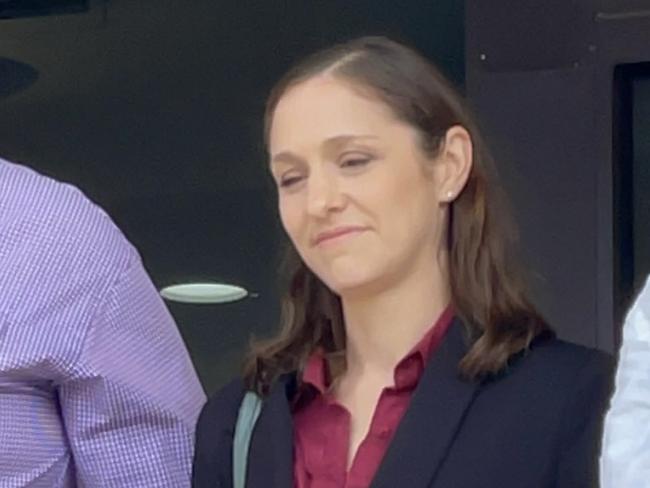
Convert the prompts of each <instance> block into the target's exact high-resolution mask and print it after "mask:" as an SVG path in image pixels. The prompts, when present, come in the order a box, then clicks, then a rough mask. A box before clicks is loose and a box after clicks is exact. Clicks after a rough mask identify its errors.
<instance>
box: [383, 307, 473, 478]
mask: <svg viewBox="0 0 650 488" xmlns="http://www.w3.org/2000/svg"><path fill="white" fill-rule="evenodd" d="M467 344H468V342H467V341H466V339H465V328H464V325H463V324H462V322H461V321H460V320H459V319H454V323H453V324H452V325H451V327H450V328H449V331H448V332H447V337H445V339H444V341H443V342H442V344H440V347H439V348H438V349H437V350H436V352H435V353H434V354H433V357H431V359H430V360H429V362H428V364H427V366H426V369H425V370H424V374H423V376H422V378H421V379H420V383H419V384H418V386H417V388H416V390H415V392H414V393H413V397H412V398H411V403H410V404H409V407H408V410H407V411H406V413H405V414H404V417H403V418H402V420H401V422H400V425H399V427H398V428H397V431H396V432H395V436H394V437H393V440H392V442H391V444H390V446H389V447H388V451H387V452H386V455H385V456H384V459H383V461H382V463H381V465H380V467H379V469H378V471H377V473H376V474H375V477H374V479H373V482H372V484H371V488H394V487H395V486H408V487H409V488H424V487H430V486H432V485H433V480H434V479H435V476H436V473H437V472H438V469H439V468H440V466H441V464H442V463H443V461H444V459H445V455H446V453H447V452H448V450H449V447H450V446H451V444H452V443H453V441H454V437H455V435H456V432H457V431H458V429H459V427H460V425H461V423H462V420H463V417H464V415H465V412H466V411H467V409H468V408H469V407H470V405H471V404H472V401H473V400H474V398H475V396H476V393H477V391H478V386H479V383H472V382H467V381H463V380H461V379H460V378H459V374H458V364H459V363H460V360H461V359H462V358H463V356H464V355H465V353H466V352H467Z"/></svg>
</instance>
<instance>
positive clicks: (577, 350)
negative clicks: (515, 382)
mask: <svg viewBox="0 0 650 488" xmlns="http://www.w3.org/2000/svg"><path fill="white" fill-rule="evenodd" d="M526 356H528V358H529V363H530V365H531V366H533V367H539V368H549V367H550V368H552V369H554V370H555V371H567V372H568V371H579V370H580V369H584V368H588V369H593V370H600V371H603V372H607V371H611V370H612V369H613V367H614V359H613V357H612V356H611V355H610V354H608V353H606V352H604V351H601V350H598V349H594V348H591V347H587V346H583V345H580V344H575V343H572V342H568V341H564V340H562V339H558V338H557V337H545V338H540V339H538V340H536V341H534V342H533V343H532V345H531V347H530V349H529V350H528V351H527V353H526Z"/></svg>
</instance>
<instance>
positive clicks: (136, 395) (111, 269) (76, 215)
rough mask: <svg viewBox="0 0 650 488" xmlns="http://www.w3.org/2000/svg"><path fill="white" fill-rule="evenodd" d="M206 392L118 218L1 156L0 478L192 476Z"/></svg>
mask: <svg viewBox="0 0 650 488" xmlns="http://www.w3.org/2000/svg"><path fill="white" fill-rule="evenodd" d="M203 402H204V394H203V390H202V389H201V386H200V384H199V382H198V380H197V377H196V374H195V371H194V368H193V366H192V363H191V361H190V358H189V356H188V354H187V350H186V349H185V346H184V344H183V341H182V339H181V336H180V334H179V333H178V330H177V329H176V327H175V325H174V322H173V320H172V318H171V316H170V315H169V312H168V311H167V309H166V308H165V305H164V303H163V302H162V301H161V299H160V298H159V296H158V293H157V292H156V289H155V288H154V286H153V285H152V283H151V281H150V279H149V277H148V276H147V274H146V272H145V270H144V268H143V266H142V262H141V260H140V258H139V256H138V254H137V252H136V251H135V250H134V248H133V247H132V246H131V245H130V244H129V243H128V242H127V240H126V239H125V237H124V236H123V235H122V234H121V233H120V231H119V230H118V229H117V228H116V227H115V225H113V223H112V222H111V220H110V219H109V218H108V216H107V215H106V214H105V213H104V212H103V211H102V210H101V209H99V208H98V207H97V206H95V205H93V204H92V203H91V202H89V201H88V199H86V198H85V197H84V196H83V194H82V193H81V192H80V191H78V190H77V189H75V188H74V187H72V186H69V185H65V184H62V183H58V182H56V181H54V180H51V179H49V178H46V177H44V176H41V175H39V174H37V173H35V172H33V171H32V170H30V169H28V168H25V167H23V166H19V165H14V164H11V163H8V162H6V161H2V160H0V488H10V487H11V488H13V487H35V488H36V487H38V488H59V487H61V488H63V487H65V488H68V487H75V486H79V487H81V486H83V487H90V488H93V487H102V488H104V487H106V488H108V487H129V488H135V487H174V488H182V487H187V486H190V471H191V458H192V452H193V437H194V425H195V421H196V417H197V415H198V413H199V410H200V408H201V406H202V405H203Z"/></svg>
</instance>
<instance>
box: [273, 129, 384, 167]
mask: <svg viewBox="0 0 650 488" xmlns="http://www.w3.org/2000/svg"><path fill="white" fill-rule="evenodd" d="M359 139H361V140H363V139H379V137H377V136H374V135H372V134H340V135H336V136H332V137H328V138H327V139H325V141H324V142H323V144H322V145H323V148H324V149H325V150H326V151H330V150H333V149H337V148H339V147H341V146H344V145H345V144H348V143H350V142H353V141H355V140H359ZM280 162H285V163H304V160H303V159H302V158H301V157H300V156H298V155H296V154H294V153H292V152H291V151H280V152H279V153H277V154H275V155H273V156H272V158H271V161H270V165H273V164H274V163H280Z"/></svg>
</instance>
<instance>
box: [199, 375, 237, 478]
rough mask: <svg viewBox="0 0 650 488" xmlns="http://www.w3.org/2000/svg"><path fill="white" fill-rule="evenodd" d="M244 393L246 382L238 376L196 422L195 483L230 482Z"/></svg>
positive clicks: (211, 398)
mask: <svg viewBox="0 0 650 488" xmlns="http://www.w3.org/2000/svg"><path fill="white" fill-rule="evenodd" d="M243 396H244V384H243V381H242V380H241V379H236V380H233V381H231V382H230V383H228V384H227V385H226V386H224V387H223V388H221V389H220V390H219V391H217V393H215V394H214V395H212V396H211V397H210V398H209V399H208V401H207V402H206V404H205V405H204V406H203V409H202V410H201V413H200V415H199V419H198V422H197V425H196V434H195V449H194V459H193V462H192V486H194V487H204V486H205V487H208V486H227V484H228V483H229V481H228V479H229V476H230V465H231V462H232V461H231V453H230V450H231V448H232V438H233V435H234V429H235V423H236V421H237V415H238V412H239V404H240V402H241V399H242V397H243Z"/></svg>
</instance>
